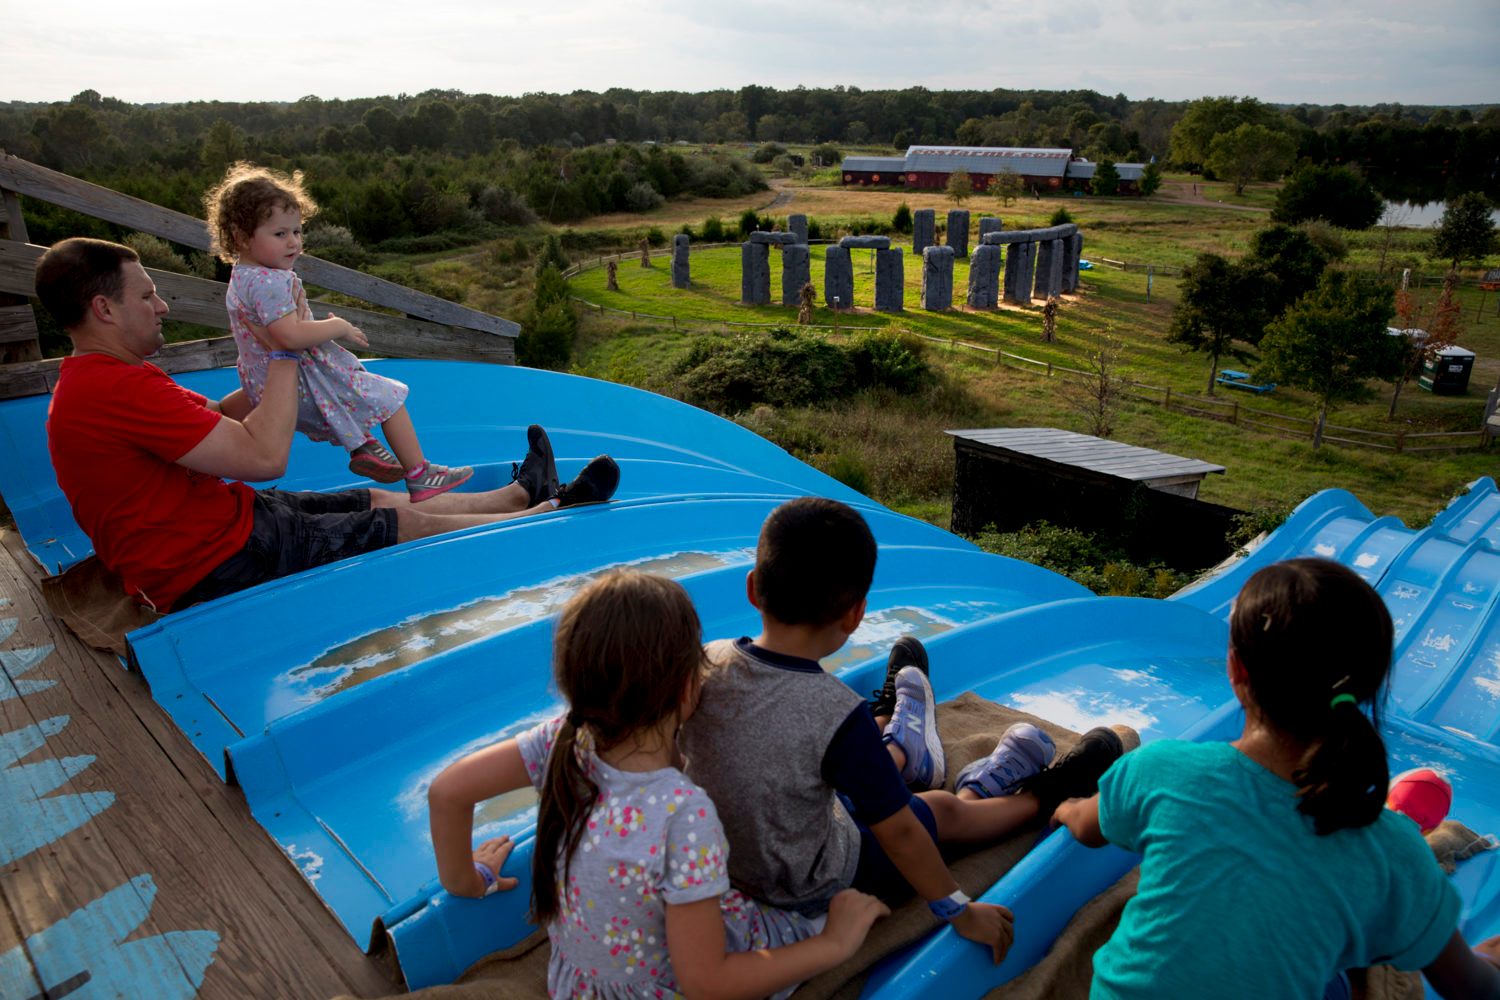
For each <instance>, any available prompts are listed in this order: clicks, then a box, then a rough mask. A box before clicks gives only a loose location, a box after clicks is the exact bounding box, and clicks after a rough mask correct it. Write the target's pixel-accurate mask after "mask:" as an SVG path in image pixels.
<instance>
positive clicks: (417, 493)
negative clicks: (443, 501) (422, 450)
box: [406, 462, 474, 503]
mask: <svg viewBox="0 0 1500 1000" xmlns="http://www.w3.org/2000/svg"><path fill="white" fill-rule="evenodd" d="M473 475H474V470H473V469H472V468H470V467H469V466H467V465H461V466H458V467H457V468H452V469H450V468H448V467H447V466H446V465H438V464H437V463H436V462H428V463H427V464H425V465H424V466H422V468H421V469H420V470H418V471H417V472H416V473H415V474H408V475H407V477H406V492H407V494H408V495H409V496H410V497H411V502H412V503H421V502H422V501H423V500H431V499H432V498H433V497H435V496H439V495H441V494H443V493H447V492H448V491H449V490H451V489H453V488H454V487H455V486H462V485H463V484H464V483H466V482H468V481H469V478H470V477H471V476H473Z"/></svg>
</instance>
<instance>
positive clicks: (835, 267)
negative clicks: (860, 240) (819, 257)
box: [823, 245, 854, 309]
mask: <svg viewBox="0 0 1500 1000" xmlns="http://www.w3.org/2000/svg"><path fill="white" fill-rule="evenodd" d="M823 302H824V303H825V304H826V305H828V306H829V307H830V308H834V309H852V308H854V263H853V261H851V260H850V259H849V248H848V247H846V246H843V245H838V246H831V247H829V248H828V249H827V251H826V252H825V254H824V257H823Z"/></svg>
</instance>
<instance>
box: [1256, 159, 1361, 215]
mask: <svg viewBox="0 0 1500 1000" xmlns="http://www.w3.org/2000/svg"><path fill="white" fill-rule="evenodd" d="M1384 210H1385V202H1384V200H1383V199H1381V197H1380V195H1378V194H1376V193H1375V188H1374V187H1372V186H1371V185H1370V182H1369V181H1367V180H1365V179H1364V178H1363V177H1361V176H1360V174H1359V173H1358V172H1357V171H1355V170H1351V169H1350V168H1349V167H1338V166H1315V165H1309V166H1305V167H1302V168H1301V169H1299V170H1298V171H1297V172H1296V173H1294V174H1292V176H1291V177H1289V178H1287V182H1286V183H1285V184H1283V185H1282V186H1281V190H1280V191H1278V192H1276V205H1275V206H1274V207H1273V208H1272V209H1271V220H1272V221H1273V222H1281V223H1285V224H1287V225H1295V224H1297V223H1299V222H1306V221H1307V220H1309V219H1327V220H1328V221H1329V222H1331V223H1333V224H1334V225H1335V226H1338V227H1340V228H1342V229H1369V228H1370V227H1371V226H1373V225H1375V223H1376V222H1378V221H1379V220H1380V215H1381V213H1382V212H1383V211H1384Z"/></svg>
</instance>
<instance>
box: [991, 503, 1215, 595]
mask: <svg viewBox="0 0 1500 1000" xmlns="http://www.w3.org/2000/svg"><path fill="white" fill-rule="evenodd" d="M973 541H974V544H976V545H978V546H979V547H980V548H981V549H983V550H984V551H986V552H994V553H996V554H998V555H1002V556H1010V557H1011V558H1012V559H1020V560H1023V561H1025V562H1029V563H1031V564H1033V565H1035V566H1040V567H1042V568H1043V569H1050V570H1052V571H1053V572H1054V573H1061V574H1062V575H1064V576H1066V577H1069V578H1070V579H1072V580H1075V581H1077V582H1078V583H1081V584H1083V585H1084V586H1085V587H1087V588H1089V589H1090V590H1092V591H1093V592H1094V593H1096V594H1104V595H1107V596H1111V597H1167V596H1168V595H1170V594H1173V593H1176V592H1177V591H1178V590H1181V589H1182V588H1183V587H1185V586H1187V585H1188V584H1189V583H1190V582H1192V576H1191V575H1190V574H1187V573H1178V572H1177V571H1175V570H1172V569H1169V568H1167V567H1166V566H1163V565H1161V564H1159V563H1153V564H1151V565H1148V566H1142V565H1140V564H1139V563H1134V562H1131V561H1130V560H1129V559H1128V558H1126V557H1125V555H1124V553H1123V552H1121V551H1120V550H1119V549H1117V548H1115V547H1113V546H1111V545H1108V544H1106V543H1104V542H1101V541H1100V540H1098V539H1097V538H1096V537H1095V536H1094V535H1092V534H1090V533H1089V532H1086V531H1082V530H1080V529H1078V528H1067V527H1063V526H1061V525H1056V524H1051V523H1049V522H1047V521H1037V522H1035V523H1033V524H1028V525H1026V527H1024V528H1022V529H1020V530H1019V531H1007V532H1001V531H997V530H996V529H995V526H994V525H990V526H989V527H987V528H985V529H984V530H983V531H981V532H980V533H979V534H978V535H976V536H975V537H974V539H973Z"/></svg>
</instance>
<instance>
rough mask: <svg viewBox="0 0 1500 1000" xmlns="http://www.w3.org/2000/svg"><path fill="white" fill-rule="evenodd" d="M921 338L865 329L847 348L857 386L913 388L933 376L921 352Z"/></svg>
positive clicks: (907, 390)
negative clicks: (866, 331)
mask: <svg viewBox="0 0 1500 1000" xmlns="http://www.w3.org/2000/svg"><path fill="white" fill-rule="evenodd" d="M921 343H922V342H921V341H919V340H917V339H916V338H915V337H901V336H898V335H895V334H890V333H883V332H882V333H865V334H861V335H860V336H859V337H857V338H856V339H855V340H854V341H853V342H852V343H851V344H850V345H849V346H848V348H847V350H848V352H849V359H850V360H851V361H852V362H853V363H854V380H855V384H856V385H857V386H858V387H859V388H862V389H863V388H869V387H873V386H884V387H886V388H888V389H894V390H895V391H896V392H915V391H916V390H918V389H920V388H922V386H924V385H926V384H927V382H928V380H929V379H930V378H931V377H932V369H931V368H930V367H929V366H928V364H927V360H926V359H925V358H924V357H923V356H922V346H921Z"/></svg>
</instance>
